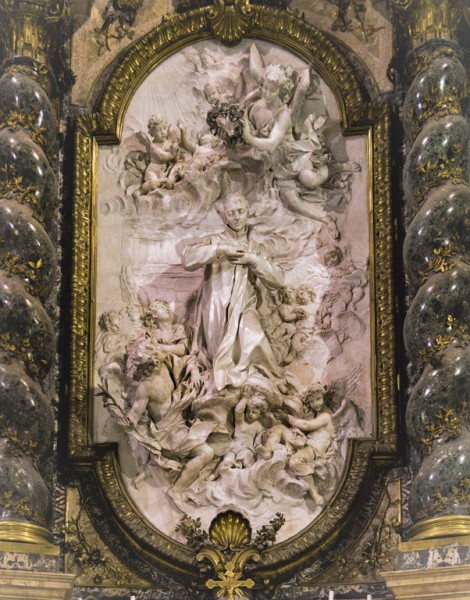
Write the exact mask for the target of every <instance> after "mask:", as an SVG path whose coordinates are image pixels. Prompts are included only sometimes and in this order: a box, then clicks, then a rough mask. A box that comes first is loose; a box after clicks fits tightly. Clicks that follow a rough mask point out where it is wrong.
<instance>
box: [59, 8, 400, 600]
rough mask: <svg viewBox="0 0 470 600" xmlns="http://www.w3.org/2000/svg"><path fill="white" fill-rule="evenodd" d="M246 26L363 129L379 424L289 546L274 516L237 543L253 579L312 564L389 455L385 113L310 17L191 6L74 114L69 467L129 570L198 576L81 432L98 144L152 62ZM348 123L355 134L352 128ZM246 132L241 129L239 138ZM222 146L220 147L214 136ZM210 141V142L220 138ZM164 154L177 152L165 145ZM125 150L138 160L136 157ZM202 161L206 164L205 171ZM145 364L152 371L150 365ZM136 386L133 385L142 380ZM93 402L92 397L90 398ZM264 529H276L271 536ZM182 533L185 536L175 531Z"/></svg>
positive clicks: (227, 38) (228, 565)
mask: <svg viewBox="0 0 470 600" xmlns="http://www.w3.org/2000/svg"><path fill="white" fill-rule="evenodd" d="M250 27H251V29H249V28H250ZM248 30H249V31H250V35H252V36H255V37H256V38H257V39H259V40H272V39H274V37H275V39H276V41H277V43H278V44H279V45H280V46H281V47H283V48H284V49H285V50H283V51H284V52H285V51H291V52H293V51H295V53H297V55H300V56H301V58H302V59H303V60H304V61H305V62H306V63H307V64H313V66H314V68H315V69H316V71H317V72H318V73H319V74H320V76H321V77H323V78H324V79H325V80H326V82H327V84H328V85H329V86H330V88H331V89H332V90H333V92H334V93H335V94H336V100H337V104H338V107H339V112H340V117H341V122H342V125H343V128H344V131H345V132H346V133H348V132H349V133H350V134H353V133H354V134H357V133H358V132H360V133H361V134H364V135H365V134H369V139H370V144H369V148H368V153H369V154H368V162H369V164H373V172H372V174H371V176H370V177H369V180H370V182H371V183H370V189H369V196H370V202H371V204H370V205H371V206H372V205H373V206H374V215H373V218H372V221H371V222H370V223H369V231H370V237H371V247H372V248H373V257H371V258H372V259H373V260H372V262H373V263H374V269H372V270H371V271H370V272H369V273H370V274H369V277H370V278H371V279H372V280H373V281H372V283H371V285H372V289H373V295H374V300H375V303H374V306H375V307H376V309H377V310H376V312H375V313H374V314H373V316H372V319H373V321H374V323H375V330H374V331H375V333H374V335H373V337H374V348H373V354H374V356H376V365H375V368H374V369H372V378H373V388H374V389H376V390H377V395H376V397H375V398H374V399H373V402H374V403H375V406H376V407H377V414H378V419H377V421H378V427H377V431H376V432H374V433H372V434H371V436H370V437H369V439H367V440H361V441H359V440H357V441H355V442H354V444H352V445H351V447H350V448H349V450H348V452H349V453H350V459H349V461H348V470H347V473H346V475H345V477H344V478H343V480H342V481H343V483H342V484H341V486H340V487H339V489H338V490H337V492H336V493H335V495H334V498H332V500H331V502H329V504H328V505H327V506H325V507H324V508H323V510H322V511H321V512H320V514H319V516H318V518H316V519H315V520H314V522H313V523H312V524H310V526H309V527H307V528H306V529H305V530H303V531H301V532H299V533H298V534H296V535H294V536H292V537H291V538H289V540H288V542H285V543H282V544H276V543H274V544H272V545H271V543H272V542H273V541H274V537H275V536H274V534H273V531H274V529H276V527H278V526H280V523H275V524H271V525H270V526H268V525H265V526H264V527H265V529H263V528H261V529H260V531H259V536H258V538H259V539H258V538H256V539H255V540H254V541H253V542H245V543H244V544H241V545H242V546H244V547H246V546H248V545H249V546H250V547H249V552H250V553H252V554H250V556H251V555H252V556H253V557H255V556H257V557H258V555H257V554H256V553H257V552H258V551H259V550H261V551H260V556H261V558H260V562H259V563H258V565H257V566H256V568H255V572H256V576H255V575H254V576H253V579H256V580H257V581H262V580H263V579H271V580H276V578H279V577H285V576H286V575H287V574H289V573H290V572H291V571H292V569H293V568H296V567H297V566H298V565H300V564H302V563H304V562H306V561H309V560H312V559H314V557H315V556H316V554H317V553H318V552H319V551H320V550H321V549H322V548H324V547H325V546H328V545H329V546H332V545H333V544H334V540H335V538H337V537H338V535H340V533H341V531H342V530H344V528H346V527H347V526H348V519H349V518H350V517H349V515H351V514H353V513H354V510H352V507H353V506H354V505H355V503H356V502H357V501H358V499H359V498H360V497H361V493H362V492H361V490H364V489H365V487H366V486H367V479H368V477H369V476H370V473H371V472H372V471H373V468H372V469H371V465H372V464H373V463H374V460H375V459H377V460H378V461H379V462H380V464H381V465H383V464H385V463H387V462H391V461H392V460H393V457H394V454H395V452H396V407H395V400H394V394H395V383H394V380H395V369H394V337H393V327H392V323H393V319H392V315H393V294H392V290H391V286H392V271H391V264H392V261H391V256H392V235H391V225H390V223H391V219H390V155H389V145H388V139H389V127H390V118H389V111H388V108H387V107H386V106H376V105H374V104H373V103H371V101H370V96H369V94H368V92H367V90H366V89H364V87H363V86H362V84H361V83H360V78H359V76H358V74H357V72H356V71H355V70H354V68H353V67H352V65H351V63H350V62H349V60H348V58H347V55H346V53H345V52H344V51H343V50H342V48H341V47H339V46H337V45H336V44H335V42H334V40H333V39H332V37H330V36H328V35H326V34H325V33H323V32H321V31H319V30H317V29H315V28H314V27H313V26H310V25H308V24H306V23H305V22H304V21H303V20H302V19H301V18H300V17H299V15H297V14H293V13H291V12H287V11H286V12H284V11H280V10H276V9H270V8H267V7H265V6H262V7H260V6H251V5H249V4H248V3H247V2H241V1H235V2H218V3H217V4H216V5H215V6H214V7H211V8H207V7H204V8H199V9H196V10H193V11H189V12H188V13H184V14H177V15H174V16H171V17H168V18H166V19H165V20H164V21H163V22H162V24H161V25H160V26H159V27H157V28H156V29H154V30H153V31H151V32H150V33H149V34H148V35H147V36H145V37H144V38H142V39H141V40H138V41H137V42H136V43H135V44H133V46H132V47H131V48H129V49H128V51H127V53H126V54H125V55H124V56H123V57H122V60H121V61H120V62H119V65H118V66H117V67H116V69H115V71H114V72H113V74H112V75H111V77H110V79H109V82H108V84H107V85H106V86H105V88H104V91H103V93H102V95H101V97H100V99H99V101H98V103H97V107H96V113H95V114H93V115H88V116H83V117H80V118H79V119H78V120H77V127H76V134H75V161H76V162H75V173H76V178H75V202H74V264H73V273H72V288H73V291H72V295H73V309H72V342H71V345H72V348H71V355H72V356H71V361H72V364H73V370H72V374H71V382H70V383H71V384H70V390H71V401H70V426H69V440H68V441H69V454H70V457H71V459H72V460H73V461H74V462H75V464H76V465H77V468H78V467H79V469H80V471H81V472H83V473H84V481H85V479H86V480H87V481H89V479H90V477H91V478H94V480H95V481H97V482H98V487H99V489H100V492H99V493H97V494H96V498H93V503H94V505H95V506H99V507H100V510H101V511H102V513H105V514H106V516H107V519H100V521H101V522H98V521H97V522H94V526H95V527H96V528H97V530H98V531H103V535H104V536H105V537H106V533H105V532H104V528H105V527H106V526H107V525H106V521H109V524H110V526H113V527H115V529H119V530H121V531H126V534H125V536H124V537H123V540H122V546H123V548H124V547H125V548H126V549H127V550H126V551H127V552H130V553H133V556H134V560H135V563H134V568H135V570H136V572H140V573H142V572H144V570H145V566H144V564H143V563H144V561H146V562H148V561H150V562H151V563H152V564H156V565H158V566H161V567H162V568H163V569H164V570H170V571H171V570H173V572H174V573H178V575H179V576H181V577H182V578H183V579H185V580H186V581H187V582H188V583H189V582H190V581H191V580H192V579H193V578H194V573H195V572H196V565H197V561H196V551H195V550H194V548H191V547H190V546H189V545H184V544H182V543H181V542H179V541H175V540H172V539H170V538H169V537H168V536H167V535H163V534H162V533H161V532H160V531H159V530H158V529H157V528H156V527H154V526H149V523H148V521H147V520H146V519H145V518H143V516H142V514H141V513H140V512H139V510H138V509H136V506H135V504H134V502H133V501H130V497H129V494H128V493H127V492H126V491H125V483H124V481H123V476H122V473H121V470H120V466H119V459H118V456H117V454H116V452H115V449H114V448H113V447H112V446H111V445H109V444H107V445H101V446H93V445H92V444H91V443H90V441H89V438H88V432H89V431H90V426H91V425H92V423H90V422H89V418H90V411H89V410H88V403H89V402H91V398H89V390H90V386H91V385H92V384H91V381H92V373H91V372H90V368H89V364H90V361H89V354H90V352H91V349H92V347H93V341H92V333H94V326H93V325H92V323H93V321H94V319H95V315H94V314H93V311H92V307H91V306H90V302H89V299H90V298H93V296H94V294H95V285H96V282H95V281H94V279H93V274H92V271H91V269H90V264H91V260H90V259H91V257H92V256H93V254H94V252H95V250H96V248H95V246H94V244H95V241H94V230H93V229H92V223H93V214H94V211H95V205H96V202H97V198H96V197H95V194H96V192H95V190H96V179H97V153H98V145H99V144H101V143H104V144H109V143H115V142H116V141H117V140H118V139H119V137H120V136H121V131H122V127H123V118H124V114H125V112H126V110H127V108H128V104H129V102H130V98H131V97H132V96H133V94H134V93H135V91H136V90H137V88H138V87H139V86H140V85H141V84H142V82H143V81H144V80H145V78H146V77H147V76H148V74H149V73H150V72H151V71H152V69H154V68H155V67H156V66H157V65H159V64H160V63H161V62H162V61H163V59H164V58H166V57H168V56H170V55H172V54H175V53H177V52H178V51H180V50H181V48H182V46H183V45H188V43H190V42H191V41H193V40H194V39H196V37H197V39H199V40H201V39H202V40H209V39H210V38H211V37H212V36H214V35H217V36H218V37H219V39H221V40H222V41H224V42H226V43H230V44H234V43H236V41H237V40H239V39H240V38H241V37H242V36H243V35H245V33H246V32H247V31H248ZM220 106H221V105H219V107H220ZM237 125H239V126H240V127H242V126H243V115H242V114H240V115H237ZM152 126H155V127H156V126H157V124H156V123H153V125H152ZM351 126H352V127H351ZM349 127H351V129H349V130H348V128H349ZM155 135H157V136H158V134H155ZM237 135H239V131H238V133H237ZM247 135H248V134H247V133H246V132H245V133H244V136H245V139H247ZM311 135H317V134H316V133H315V130H314V129H313V128H311ZM219 141H220V143H221V144H222V141H221V140H219ZM214 143H215V144H216V143H217V139H216V140H215V142H214ZM204 148H205V147H204V146H203V149H204ZM217 148H219V146H217ZM206 149H207V148H206ZM166 151H168V152H176V150H175V149H174V148H173V146H172V145H171V143H170V142H169V143H168V146H167V148H166ZM194 156H196V154H194ZM209 156H210V155H209ZM133 157H134V158H135V159H136V160H139V155H138V154H136V155H133ZM202 159H204V160H207V155H204V154H203V155H202V158H201V159H200V160H202ZM317 160H318V161H319V164H320V165H321V161H322V160H328V157H326V158H325V156H324V155H323V154H322V155H321V156H319V157H318V158H317ZM207 164H209V167H207V166H206V165H207ZM204 165H205V166H204V168H205V169H207V168H210V163H204ZM203 172H204V171H203ZM171 174H172V173H169V171H166V172H163V176H164V177H165V178H166V180H165V181H164V182H163V183H164V185H166V186H168V187H167V188H165V187H163V188H162V189H168V190H170V191H169V192H168V193H171V186H172V185H177V184H178V183H179V180H178V177H181V175H178V173H173V175H174V181H169V177H168V176H169V175H171ZM345 180H346V181H347V179H345ZM137 196H138V194H137ZM161 308H162V307H160V309H161ZM160 309H159V310H160ZM172 331H173V333H172V336H173V338H172V339H175V336H177V335H180V336H181V339H182V340H183V341H182V343H181V344H180V345H182V346H183V347H184V344H186V341H185V338H184V335H183V334H182V333H179V334H178V331H177V329H175V328H174V329H173V330H172ZM174 345H176V346H177V345H178V344H174ZM182 352H183V353H184V352H185V350H184V349H183V350H182ZM148 368H152V369H153V368H155V365H154V366H153V367H150V366H148ZM135 381H138V375H136V378H135ZM200 385H204V384H203V383H201V384H200ZM105 391H106V393H105V400H106V402H107V405H106V406H107V409H108V410H112V409H113V406H112V405H113V402H114V400H115V396H114V392H113V391H112V390H111V389H107V390H105ZM96 401H97V400H96V399H94V402H96ZM115 404H116V405H117V403H115ZM116 410H117V409H116ZM121 417H122V419H121V422H122V423H123V424H122V427H127V428H128V430H129V431H133V429H132V423H128V422H126V421H125V419H126V418H127V417H126V414H125V413H124V412H123V413H122V415H120V416H119V415H118V416H117V418H118V419H119V418H121ZM136 431H137V430H136ZM155 456H157V455H155ZM372 457H376V458H372ZM164 458H165V457H163V459H164ZM157 460H160V457H157ZM294 483H295V482H294ZM296 485H298V484H296ZM270 527H271V529H273V528H274V529H273V531H271V529H270ZM242 529H243V528H242ZM186 530H187V527H186ZM180 531H181V532H183V528H182V529H181V530H180ZM237 531H238V530H237ZM281 531H282V530H281ZM210 534H211V539H212V538H214V539H215V537H214V536H216V535H217V527H216V526H215V525H214V528H213V529H212V530H211V532H210ZM192 537H193V538H194V539H196V540H197V543H198V544H200V543H202V544H203V543H204V541H205V539H206V537H205V535H204V532H203V531H202V530H198V528H197V527H196V529H195V530H194V531H193V533H192ZM214 539H212V542H213V543H215V542H214ZM268 546H269V547H268ZM142 548H145V557H144V559H142V565H140V566H139V562H138V561H139V555H140V553H141V549H142ZM113 550H114V551H115V552H116V553H117V554H118V555H119V553H120V551H121V550H120V548H113ZM240 560H241V559H240V557H239V558H236V559H235V558H234V557H231V558H230V559H229V560H228V561H225V563H224V564H223V569H216V571H217V575H218V577H217V578H215V577H214V578H213V584H214V588H218V589H220V590H225V592H226V593H230V589H231V590H232V593H233V594H235V591H234V590H235V589H236V587H237V585H239V584H241V583H242V582H244V583H245V584H246V583H247V581H248V580H249V579H250V578H247V579H246V578H245V576H244V575H243V565H242V564H241V562H240ZM244 560H245V558H244ZM237 561H238V562H237ZM171 565H173V567H172V566H171ZM224 586H225V587H224Z"/></svg>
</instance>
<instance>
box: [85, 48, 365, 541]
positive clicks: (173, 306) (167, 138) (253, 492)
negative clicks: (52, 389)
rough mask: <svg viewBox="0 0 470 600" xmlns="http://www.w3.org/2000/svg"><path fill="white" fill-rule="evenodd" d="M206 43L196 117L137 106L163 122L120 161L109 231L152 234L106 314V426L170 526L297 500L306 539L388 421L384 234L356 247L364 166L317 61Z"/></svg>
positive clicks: (256, 513) (136, 490) (291, 508)
mask: <svg viewBox="0 0 470 600" xmlns="http://www.w3.org/2000/svg"><path fill="white" fill-rule="evenodd" d="M197 47H198V46H196V47H194V48H192V49H191V50H190V51H186V54H183V53H182V54H181V55H180V57H179V59H178V60H179V61H180V63H179V64H180V69H181V85H182V86H183V87H182V88H181V89H183V90H184V94H185V98H186V101H187V102H189V103H190V104H191V105H192V113H191V114H190V115H189V116H188V115H183V114H179V112H178V110H176V109H175V110H172V111H167V112H168V113H169V114H164V112H165V111H164V110H163V109H164V107H158V111H159V112H157V110H155V111H154V112H152V113H151V114H147V115H145V114H144V113H143V112H142V110H141V111H140V113H139V110H136V114H141V118H140V122H141V123H142V121H144V122H146V123H147V131H145V130H144V129H140V130H136V129H135V128H134V130H132V127H130V126H129V127H128V128H127V130H126V132H127V133H126V134H125V135H124V136H123V141H122V143H121V146H120V147H119V148H118V149H112V150H109V151H108V152H107V154H106V157H105V159H104V160H102V162H101V165H102V166H101V169H102V173H103V175H102V177H103V181H104V182H106V181H109V182H111V181H113V184H112V185H114V186H115V193H114V195H113V193H108V192H107V191H104V192H103V193H102V195H101V200H100V203H101V204H100V208H101V216H100V219H101V220H102V223H103V226H102V227H103V229H102V231H103V233H102V234H101V235H102V237H103V240H104V239H105V238H106V233H105V232H106V226H107V225H106V223H109V224H110V225H111V224H112V225H113V227H115V226H116V223H117V224H118V226H119V227H120V228H121V229H120V230H119V231H121V236H122V240H125V238H126V236H128V237H131V238H132V240H134V241H133V244H134V245H133V246H132V248H133V250H132V251H131V250H129V247H128V246H125V252H124V251H122V253H123V255H125V256H126V260H125V262H124V263H122V264H120V271H119V272H118V271H117V269H115V271H116V277H115V279H118V280H119V285H120V296H121V301H117V300H116V298H113V299H112V300H111V299H109V296H107V294H106V292H104V291H103V294H102V298H103V300H102V301H101V304H100V306H103V307H105V306H107V308H106V309H105V308H103V310H101V311H100V310H99V311H98V328H97V329H98V334H97V337H96V344H95V366H96V369H95V370H96V387H97V398H100V397H101V398H102V400H103V401H104V406H105V408H106V410H107V414H108V415H109V418H108V420H106V418H105V417H102V431H101V432H100V433H98V434H97V437H98V439H100V440H113V441H118V442H119V444H120V451H121V456H122V465H123V466H122V469H123V476H124V478H125V481H126V482H127V484H128V489H129V493H130V494H131V495H132V496H133V498H134V500H135V501H136V502H137V504H138V505H139V506H140V507H141V508H142V511H143V512H144V514H145V515H146V516H147V517H148V518H150V519H151V520H153V521H154V522H155V523H156V524H157V525H158V526H159V527H160V528H162V529H163V530H164V531H165V532H166V533H168V534H171V535H172V534H173V533H174V528H175V526H176V524H177V522H178V520H179V519H180V518H181V516H182V514H183V513H187V514H190V515H192V516H195V517H201V518H202V519H203V521H204V520H205V521H206V522H210V520H211V519H212V518H213V516H214V514H216V513H217V512H219V511H220V510H227V509H228V508H230V507H237V510H241V511H242V512H246V514H247V515H249V516H250V520H251V521H252V522H255V523H256V522H257V520H258V521H259V522H264V521H266V522H267V521H269V518H270V517H271V516H272V515H274V514H275V513H276V512H278V511H279V510H281V511H284V512H286V516H288V523H287V526H286V532H287V533H286V534H285V535H287V536H288V535H291V534H292V533H294V532H295V531H298V530H299V529H300V528H302V527H304V526H305V518H314V517H315V516H316V515H317V514H319V512H320V511H321V510H322V508H323V507H324V505H325V503H326V502H328V500H329V499H330V498H331V496H332V495H333V493H334V491H335V488H336V486H337V484H338V482H339V478H340V476H341V472H342V468H343V466H344V462H345V459H346V454H347V444H348V438H352V437H360V436H364V435H365V434H366V433H367V430H368V428H369V427H370V424H368V423H367V419H366V418H365V410H364V409H365V406H366V403H367V400H366V396H367V395H368V393H369V387H368V386H369V384H368V383H367V373H368V355H367V351H364V350H360V348H361V347H362V348H364V346H361V344H362V343H363V341H364V339H365V338H366V336H367V330H368V323H367V318H368V317H367V315H368V302H367V300H368V289H367V283H368V274H367V247H368V243H367V239H365V240H364V242H361V244H362V246H361V247H362V250H361V252H358V251H356V252H355V253H354V252H353V249H352V244H353V242H352V238H351V236H349V238H348V237H346V239H343V237H344V236H343V230H344V229H345V227H346V226H347V224H348V219H349V218H352V217H350V216H349V215H350V214H351V213H350V211H351V209H350V205H351V203H352V202H353V200H352V198H353V190H354V182H355V177H356V176H357V175H358V174H359V173H360V172H361V163H360V162H355V161H352V160H350V158H349V156H348V152H347V145H346V143H345V141H344V138H343V137H342V136H341V133H340V127H339V123H338V121H337V120H335V119H334V118H332V117H331V116H330V115H329V113H328V110H327V107H326V105H325V100H324V97H323V92H322V88H321V85H320V84H321V81H320V78H319V76H318V75H317V74H316V73H315V72H314V71H313V70H312V69H311V68H309V67H308V66H306V65H303V64H302V63H301V61H300V60H298V59H296V61H293V63H294V64H289V62H288V60H285V61H284V62H281V61H280V60H279V59H280V58H282V57H279V56H278V57H277V59H278V60H277V61H275V60H274V58H276V57H271V56H270V55H269V52H270V51H269V50H267V47H265V46H263V44H261V43H259V44H257V45H256V44H252V45H251V46H250V45H249V44H248V43H244V44H243V45H242V50H237V51H235V50H234V51H232V52H231V54H230V56H229V57H228V59H227V60H225V61H224V59H225V58H226V57H224V51H223V50H221V49H218V48H217V47H214V48H212V46H211V47H209V45H206V47H204V46H199V48H202V49H199V50H197V49H195V48H197ZM287 56H288V55H287ZM189 74H190V75H191V76H192V77H195V78H196V79H197V81H198V86H197V90H195V89H192V88H191V86H190V84H189V83H188V75H189ZM201 90H202V91H201ZM136 102H137V100H136ZM129 110H130V112H132V107H131V108H130V109H129ZM211 111H212V113H211ZM208 113H211V115H212V116H211V117H210V118H209V117H207V115H208ZM206 117H207V118H206ZM145 119H146V121H145ZM136 120H137V119H136ZM214 123H215V124H216V125H215V126H214ZM194 124H196V127H193V125H194ZM355 158H356V159H357V160H360V157H359V158H358V157H356V156H355ZM363 167H364V168H365V163H364V164H363ZM116 182H117V183H116ZM103 185H104V187H106V185H107V184H106V183H104V184H103ZM112 185H111V183H110V188H111V187H112ZM103 189H104V188H103ZM357 202H359V201H357ZM354 206H355V205H354ZM354 210H356V209H354ZM106 219H108V221H106ZM98 231H100V229H99V230H98ZM366 234H367V231H366ZM99 236H100V233H98V238H99ZM98 243H99V242H98ZM104 243H105V242H104ZM123 244H125V241H123ZM122 248H124V245H123V246H122ZM132 252H134V254H132ZM139 252H140V253H142V252H143V253H146V256H147V258H142V256H143V254H139ZM103 254H106V252H104V253H103ZM114 259H115V257H112V256H111V254H110V255H109V257H108V258H107V259H106V260H108V263H109V265H111V263H112V262H113V260H114ZM108 263H107V264H108ZM106 268H108V270H111V266H109V267H106ZM98 298H100V292H99V291H98ZM355 344H356V345H355ZM358 349H359V350H358ZM342 353H344V354H345V355H347V360H346V362H344V363H340V362H339V360H340V359H339V356H340V355H341V354H342ZM162 503H163V504H165V505H167V507H166V508H165V509H162V508H161V506H162ZM157 504H158V505H159V506H160V509H159V510H157V508H156V506H157ZM160 513H161V515H163V516H159V514H160ZM159 519H160V520H159Z"/></svg>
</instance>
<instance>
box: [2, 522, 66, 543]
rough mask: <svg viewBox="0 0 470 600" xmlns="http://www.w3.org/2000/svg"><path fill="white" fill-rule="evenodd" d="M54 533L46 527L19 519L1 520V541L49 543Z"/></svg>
mask: <svg viewBox="0 0 470 600" xmlns="http://www.w3.org/2000/svg"><path fill="white" fill-rule="evenodd" d="M53 539H54V538H53V536H52V533H51V532H50V531H49V530H47V529H46V528H45V527H40V526H39V525H32V524H31V523H21V522H19V521H1V522H0V542H26V543H27V544H42V545H44V544H49V543H50V542H52V540H53Z"/></svg>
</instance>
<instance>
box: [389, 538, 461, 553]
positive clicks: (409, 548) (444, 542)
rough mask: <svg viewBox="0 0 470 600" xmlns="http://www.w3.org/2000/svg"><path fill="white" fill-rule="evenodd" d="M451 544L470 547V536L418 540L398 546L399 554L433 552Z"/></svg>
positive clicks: (401, 543)
mask: <svg viewBox="0 0 470 600" xmlns="http://www.w3.org/2000/svg"><path fill="white" fill-rule="evenodd" d="M450 544H452V545H455V544H457V545H458V546H470V535H459V536H450V537H443V538H432V539H428V540H416V541H414V540H413V541H411V542H400V543H399V544H398V551H399V552H416V551H419V550H432V549H433V548H443V547H444V546H449V545H450Z"/></svg>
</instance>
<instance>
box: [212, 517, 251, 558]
mask: <svg viewBox="0 0 470 600" xmlns="http://www.w3.org/2000/svg"><path fill="white" fill-rule="evenodd" d="M209 537H210V540H211V542H212V543H213V544H214V546H216V547H217V548H221V549H230V550H234V549H236V548H244V547H245V546H248V544H249V543H250V540H251V527H250V523H249V521H248V520H247V519H245V517H243V516H242V515H240V514H239V513H235V512H232V511H230V510H229V511H227V512H223V513H220V514H218V515H217V517H216V518H215V519H214V520H213V521H212V523H211V527H210V529H209Z"/></svg>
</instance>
